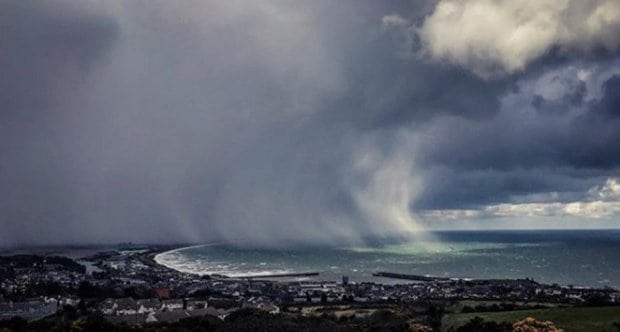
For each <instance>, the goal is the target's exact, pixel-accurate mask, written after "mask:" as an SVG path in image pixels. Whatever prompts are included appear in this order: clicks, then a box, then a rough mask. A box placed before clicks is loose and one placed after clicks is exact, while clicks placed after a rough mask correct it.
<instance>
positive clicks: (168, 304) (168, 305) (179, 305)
mask: <svg viewBox="0 0 620 332" xmlns="http://www.w3.org/2000/svg"><path fill="white" fill-rule="evenodd" d="M181 309H183V300H181V299H171V300H163V301H162V310H165V311H173V310H181Z"/></svg>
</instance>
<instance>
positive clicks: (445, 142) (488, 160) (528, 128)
mask: <svg viewBox="0 0 620 332" xmlns="http://www.w3.org/2000/svg"><path fill="white" fill-rule="evenodd" d="M612 68H615V63H613V62H612V63H611V65H609V64H608V65H604V66H603V69H601V71H602V72H606V71H608V70H610V69H612ZM535 75H539V74H535ZM548 76H549V79H547V80H542V83H544V86H543V85H541V86H543V87H547V88H548V87H552V86H553V85H554V84H556V85H557V86H558V87H560V90H561V91H560V93H561V96H560V97H557V98H555V97H554V98H549V99H545V97H542V96H540V95H538V94H536V92H531V91H530V92H520V91H519V90H516V91H513V92H512V94H513V96H512V98H513V99H519V100H518V101H517V102H514V101H513V102H512V103H509V102H508V101H507V100H510V97H504V101H505V103H506V105H504V108H503V109H502V111H501V113H499V114H498V115H497V116H495V117H493V118H489V119H484V120H482V121H460V120H455V119H439V120H437V124H435V125H433V126H431V128H432V129H430V130H427V131H426V133H425V135H424V136H422V139H421V143H420V144H421V148H420V150H421V151H418V153H419V154H418V156H419V162H420V164H422V165H424V166H422V167H423V168H424V169H427V170H429V174H428V177H427V186H426V188H425V189H424V191H423V194H422V195H421V196H422V198H421V199H420V200H418V201H417V202H416V206H417V207H419V208H430V209H436V208H474V207H481V206H484V205H486V204H498V203H502V202H516V201H518V200H519V199H518V198H515V197H519V196H528V195H532V194H537V193H554V194H557V195H559V197H558V199H559V201H566V202H568V201H578V200H580V199H582V198H583V197H585V196H587V194H588V193H587V191H588V189H589V188H592V187H593V186H596V185H597V184H600V183H601V182H604V181H605V179H606V178H607V177H614V176H618V175H619V174H620V159H619V158H618V156H619V155H620V150H619V148H618V145H617V144H616V143H615V142H617V141H618V139H620V136H618V133H620V121H618V119H617V118H616V116H615V111H616V109H617V108H618V106H620V104H618V102H617V101H618V95H619V93H620V91H619V90H618V85H617V82H618V76H617V75H614V76H611V77H610V78H608V79H605V80H603V81H602V82H600V83H596V84H600V87H601V93H602V95H601V96H600V97H599V98H597V99H594V100H588V101H586V100H585V98H586V87H585V85H586V83H585V82H584V81H581V80H579V79H578V78H577V77H576V75H574V73H572V72H571V73H569V74H566V73H563V72H561V71H560V72H559V73H556V74H551V75H548ZM527 84H528V86H529V85H534V83H532V82H528V83H527ZM515 96H519V97H515ZM532 96H533V98H532ZM528 100H530V102H529V105H528ZM515 200H516V201H515Z"/></svg>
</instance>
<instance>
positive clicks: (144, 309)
mask: <svg viewBox="0 0 620 332" xmlns="http://www.w3.org/2000/svg"><path fill="white" fill-rule="evenodd" d="M136 303H137V305H138V313H151V312H156V311H160V310H161V308H162V304H161V301H159V299H157V298H152V299H143V300H138V301H136Z"/></svg>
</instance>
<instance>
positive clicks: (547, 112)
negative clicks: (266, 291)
mask: <svg viewBox="0 0 620 332" xmlns="http://www.w3.org/2000/svg"><path fill="white" fill-rule="evenodd" d="M474 9H476V10H479V11H480V13H482V14H481V15H482V19H475V18H472V17H471V14H470V13H471V10H474ZM529 12H532V13H537V15H525V16H523V13H529ZM487 15H488V16H487ZM478 17H479V16H478ZM494 17H502V18H503V19H502V20H495V19H494ZM450 22H453V23H450ZM454 22H457V23H458V24H457V23H454ZM584 22H585V23H584ZM493 25H496V26H493ZM457 26H458V27H460V28H461V31H462V33H460V35H455V34H458V31H457V30H455V29H456V28H457ZM619 31H620V6H618V5H617V4H616V2H615V1H611V0H610V1H604V0H597V1H591V2H588V5H587V6H585V5H583V3H582V2H580V1H576V0H573V1H569V0H564V1H555V0H554V1H534V0H532V1H523V2H519V4H515V3H514V2H511V1H498V2H488V1H483V0H473V1H470V2H467V3H465V2H460V1H452V0H442V1H431V0H428V1H371V0H367V1H353V0H351V1H346V0H345V1H337V2H335V1H327V0H325V1H304V2H301V1H299V2H290V1H275V0H274V1H262V2H256V1H249V0H230V1H175V2H170V1H95V0H79V1H78V0H59V1H28V0H9V1H3V2H1V3H0V246H5V245H16V244H47V243H91V242H121V241H136V242H141V241H146V242H174V241H192V242H204V241H210V240H232V241H238V242H243V243H251V244H261V245H262V244H265V245H273V244H274V243H277V244H280V243H287V242H288V241H293V242H305V243H317V242H318V243H320V242H332V241H336V240H338V241H351V242H356V241H360V240H361V239H363V238H365V237H367V236H377V235H378V236H390V235H393V234H399V233H403V232H405V233H406V232H411V231H416V230H420V229H427V228H455V229H461V228H496V227H507V226H513V227H546V228H554V227H617V225H616V220H617V213H620V208H618V206H619V204H620V203H619V202H620V185H617V182H616V179H617V178H618V176H619V174H618V173H619V172H618V165H619V163H620V157H619V156H620V151H619V149H620V148H619V145H618V144H617V142H618V141H620V90H619V89H620V58H619V57H618V51H619V47H620V37H619V36H620V33H618V32H619Z"/></svg>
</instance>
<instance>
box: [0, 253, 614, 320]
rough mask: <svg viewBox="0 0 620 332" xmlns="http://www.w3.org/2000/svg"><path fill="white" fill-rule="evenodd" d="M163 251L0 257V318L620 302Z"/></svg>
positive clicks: (602, 293)
mask: <svg viewBox="0 0 620 332" xmlns="http://www.w3.org/2000/svg"><path fill="white" fill-rule="evenodd" d="M162 250H164V249H162V248H158V247H131V248H119V249H115V250H109V251H103V252H98V253H96V254H93V255H90V256H87V257H81V258H79V259H76V260H74V259H70V258H67V257H61V256H40V255H11V256H0V320H5V319H11V318H14V317H20V318H22V319H24V320H27V321H34V320H38V319H42V318H45V317H47V316H50V315H54V314H56V313H57V312H58V311H61V310H63V308H67V307H73V308H80V310H82V311H85V312H90V313H94V314H98V315H101V316H102V317H103V318H104V319H105V320H106V321H108V322H110V323H112V324H126V325H148V324H157V323H162V322H177V321H180V320H183V319H185V318H190V317H205V316H209V317H212V318H215V319H219V320H224V319H226V317H227V316H228V315H230V314H231V313H233V312H235V311H238V310H241V309H252V310H257V311H260V312H264V313H268V314H281V313H284V314H287V315H306V316H307V315H313V314H316V315H318V314H319V313H321V314H324V313H325V312H331V313H334V312H336V311H341V312H346V311H347V310H348V311H349V312H357V314H358V315H359V314H360V313H363V311H364V310H369V309H373V308H374V309H376V308H402V307H406V306H409V307H415V306H420V305H421V304H424V305H426V306H428V304H429V303H431V304H437V303H444V304H445V303H457V302H459V301H499V302H501V303H502V305H504V306H506V305H507V303H512V304H511V305H512V306H513V307H514V305H515V303H519V305H520V306H522V307H526V308H530V307H535V306H541V305H543V306H544V305H560V304H561V305H572V306H580V305H617V304H620V292H619V291H617V290H615V289H612V288H600V289H596V288H587V287H573V286H568V285H545V284H540V283H538V282H536V281H534V280H532V279H514V280H509V279H507V280H469V279H459V278H434V277H429V276H413V275H404V274H396V273H390V272H377V273H376V274H375V275H376V276H377V277H385V278H398V279H400V280H399V282H398V283H396V284H392V283H390V284H382V283H375V282H353V281H349V279H348V277H347V276H343V277H342V279H341V280H321V279H320V275H314V274H315V273H311V274H312V275H314V276H313V277H312V278H308V277H305V278H304V277H299V275H303V274H304V273H300V274H299V275H274V276H254V277H244V278H233V277H227V276H223V275H197V274H189V273H183V272H179V271H176V270H173V269H170V268H168V267H165V266H162V265H159V264H157V263H156V262H155V260H154V256H155V255H156V254H157V253H159V252H161V251H162ZM316 274H318V273H316ZM400 281H402V283H401V282H400ZM496 306H497V305H496ZM352 308H353V309H355V310H357V311H355V310H353V311H351V310H352ZM344 309H346V310H344ZM496 309H497V308H496ZM330 310H331V311H330ZM462 310H475V308H469V309H468V308H463V309H462ZM498 310H501V308H499V309H498Z"/></svg>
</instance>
